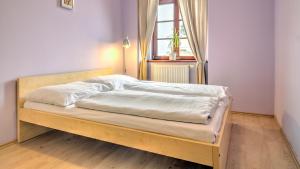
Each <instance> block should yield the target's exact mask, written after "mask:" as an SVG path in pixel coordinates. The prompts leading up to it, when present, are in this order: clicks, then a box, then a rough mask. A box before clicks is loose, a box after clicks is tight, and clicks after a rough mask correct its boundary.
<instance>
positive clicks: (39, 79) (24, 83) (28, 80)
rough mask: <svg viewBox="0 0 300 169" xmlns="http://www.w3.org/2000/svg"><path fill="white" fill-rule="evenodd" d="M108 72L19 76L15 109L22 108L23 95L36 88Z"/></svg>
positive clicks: (108, 71) (85, 78)
mask: <svg viewBox="0 0 300 169" xmlns="http://www.w3.org/2000/svg"><path fill="white" fill-rule="evenodd" d="M109 74H112V69H111V68H106V69H97V70H89V71H81V72H71V73H60V74H52V75H42V76H31V77H24V78H19V79H18V83H17V109H20V108H23V105H24V102H25V99H24V98H25V95H26V94H27V93H29V92H31V91H33V90H35V89H37V88H40V87H43V86H49V85H57V84H63V83H69V82H74V81H80V80H87V79H89V78H93V77H97V76H101V75H109Z"/></svg>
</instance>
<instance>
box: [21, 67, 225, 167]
mask: <svg viewBox="0 0 300 169" xmlns="http://www.w3.org/2000/svg"><path fill="white" fill-rule="evenodd" d="M111 73H112V71H111V69H101V70H91V71H84V72H74V73H65V74H56V75H46V76H35V77H25V78H20V79H18V97H17V105H18V106H17V110H18V142H19V143H22V142H24V141H26V140H29V139H31V138H33V137H36V136H38V135H40V134H43V133H46V132H48V131H50V130H52V129H56V130H61V131H65V132H69V133H73V134H77V135H81V136H86V137H90V138H94V139H98V140H101V141H106V142H111V143H115V144H119V145H123V146H127V147H132V148H136V149H140V150H144V151H149V152H153V153H157V154H161V155H166V156H169V157H174V158H178V159H182V160H187V161H191V162H195V163H199V164H204V165H208V166H212V167H213V168H214V169H225V168H226V160H227V150H228V146H229V142H230V132H231V120H230V118H231V114H230V105H231V100H230V103H229V104H228V105H227V106H225V107H222V108H219V110H218V111H221V112H223V113H222V114H221V113H219V114H221V115H220V116H219V117H218V116H217V117H216V118H213V119H212V122H211V123H210V125H207V126H205V127H203V126H202V127H199V125H196V124H184V123H176V122H167V123H165V122H163V121H161V120H157V119H151V120H149V119H148V118H143V117H133V116H130V115H124V114H113V113H106V112H100V113H101V116H97V115H98V114H99V111H98V112H96V111H92V110H89V111H88V110H86V109H81V108H76V107H69V108H61V107H57V106H50V105H45V104H40V103H34V102H26V104H25V99H24V97H25V95H26V94H27V93H29V92H31V91H33V90H35V89H37V88H39V87H43V86H48V85H55V84H63V83H68V82H73V81H79V80H87V79H90V78H93V77H97V76H100V75H108V74H111ZM96 114H97V115H96ZM83 115H84V116H83ZM97 117H98V118H97ZM99 117H101V118H99ZM111 119H119V120H111ZM120 119H121V120H120ZM218 121H219V122H218ZM137 122H142V123H140V124H144V125H137V124H138V123H137ZM179 124H180V125H179ZM213 124H214V125H213ZM217 124H219V127H216V126H218V125H217ZM149 126H150V127H149ZM151 126H156V128H155V127H151ZM163 126H167V127H164V128H163V130H162V131H159V132H157V130H158V128H162V127H163ZM170 129H172V130H170ZM174 131H178V132H174ZM207 131H211V132H207ZM217 131H218V132H217ZM178 133H184V135H182V134H178ZM195 133H196V134H195ZM199 133H201V134H199ZM211 133H218V134H211Z"/></svg>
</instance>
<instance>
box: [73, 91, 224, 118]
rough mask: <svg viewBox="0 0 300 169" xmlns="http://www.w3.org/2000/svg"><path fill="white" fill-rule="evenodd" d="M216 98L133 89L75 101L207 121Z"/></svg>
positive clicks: (102, 107) (118, 110)
mask: <svg viewBox="0 0 300 169" xmlns="http://www.w3.org/2000/svg"><path fill="white" fill-rule="evenodd" d="M218 104H219V99H218V98H216V97H195V96H193V97H189V96H184V95H170V94H162V93H151V92H142V91H132V90H119V91H109V92H104V93H99V94H97V95H94V96H92V97H89V98H87V99H82V100H80V101H78V102H76V106H78V107H80V108H86V109H92V110H99V111H106V112H112V113H121V114H128V115H134V116H142V117H148V118H154V119H162V120H170V121H178V122H186V123H199V124H208V122H209V119H210V118H212V117H213V116H214V114H215V111H216V109H217V107H218Z"/></svg>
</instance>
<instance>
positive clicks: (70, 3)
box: [61, 0, 75, 10]
mask: <svg viewBox="0 0 300 169" xmlns="http://www.w3.org/2000/svg"><path fill="white" fill-rule="evenodd" d="M74 1H75V0H61V6H62V7H63V8H66V9H71V10H72V9H73V8H74Z"/></svg>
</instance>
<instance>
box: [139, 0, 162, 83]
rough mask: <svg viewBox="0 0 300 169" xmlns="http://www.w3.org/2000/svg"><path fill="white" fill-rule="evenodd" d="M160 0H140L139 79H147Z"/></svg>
mask: <svg viewBox="0 0 300 169" xmlns="http://www.w3.org/2000/svg"><path fill="white" fill-rule="evenodd" d="M158 5H159V0H139V1H138V8H139V9H138V11H139V16H138V18H139V48H140V57H141V58H140V65H139V79H141V80H147V55H148V52H149V46H150V42H151V39H152V35H153V32H154V27H155V21H156V17H157V10H158Z"/></svg>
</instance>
